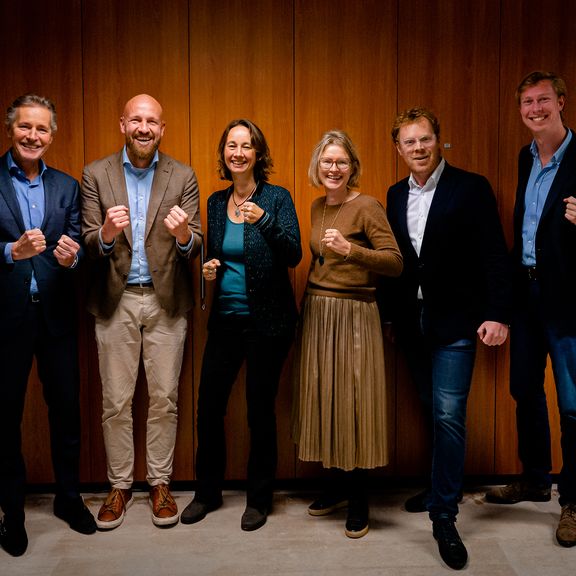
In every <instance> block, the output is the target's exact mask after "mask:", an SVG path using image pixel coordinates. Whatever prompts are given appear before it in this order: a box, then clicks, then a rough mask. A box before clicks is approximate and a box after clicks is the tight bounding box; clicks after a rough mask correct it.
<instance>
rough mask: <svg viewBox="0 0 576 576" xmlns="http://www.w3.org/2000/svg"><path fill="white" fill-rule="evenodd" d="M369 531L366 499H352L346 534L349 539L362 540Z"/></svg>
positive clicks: (349, 506) (349, 505)
mask: <svg viewBox="0 0 576 576" xmlns="http://www.w3.org/2000/svg"><path fill="white" fill-rule="evenodd" d="M368 529H369V525H368V502H367V501H366V500H365V499H358V500H356V499H354V500H352V499H351V500H350V502H349V504H348V518H347V519H346V528H345V530H344V534H346V536H348V538H362V536H365V535H366V534H368Z"/></svg>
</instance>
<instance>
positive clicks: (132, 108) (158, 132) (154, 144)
mask: <svg viewBox="0 0 576 576" xmlns="http://www.w3.org/2000/svg"><path fill="white" fill-rule="evenodd" d="M120 131H121V132H122V134H124V135H125V137H126V150H127V153H128V158H129V159H130V162H132V164H133V165H134V166H136V167H137V168H146V167H148V166H149V165H150V163H151V162H152V160H153V158H154V154H155V153H156V150H158V146H160V141H161V140H162V136H163V135H164V120H163V119H162V106H160V103H159V102H158V100H156V99H155V98H153V97H152V96H149V95H148V94H139V95H138V96H134V97H133V98H130V100H128V102H126V105H125V106H124V113H123V114H122V117H121V118H120Z"/></svg>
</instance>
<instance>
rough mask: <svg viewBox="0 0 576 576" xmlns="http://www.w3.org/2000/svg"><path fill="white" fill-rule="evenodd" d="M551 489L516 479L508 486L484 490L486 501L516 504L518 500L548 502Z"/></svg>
mask: <svg viewBox="0 0 576 576" xmlns="http://www.w3.org/2000/svg"><path fill="white" fill-rule="evenodd" d="M550 494H551V490H550V487H549V486H544V487H539V486H535V485H534V484H531V483H530V482H526V481H525V480H518V481H517V482H512V484H508V486H502V487H500V488H492V490H489V491H488V492H486V497H485V498H486V502H492V503H493V504H516V503H518V502H549V501H550Z"/></svg>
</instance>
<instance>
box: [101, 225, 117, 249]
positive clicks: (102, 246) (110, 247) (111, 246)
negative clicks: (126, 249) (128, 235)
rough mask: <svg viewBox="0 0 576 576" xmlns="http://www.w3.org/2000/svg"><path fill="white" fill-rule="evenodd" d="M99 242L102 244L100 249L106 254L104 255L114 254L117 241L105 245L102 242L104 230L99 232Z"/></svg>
mask: <svg viewBox="0 0 576 576" xmlns="http://www.w3.org/2000/svg"><path fill="white" fill-rule="evenodd" d="M98 241H99V242H100V248H102V252H104V254H109V253H110V252H112V250H113V249H114V246H115V245H116V239H114V240H112V243H111V244H105V243H104V240H102V228H100V230H98Z"/></svg>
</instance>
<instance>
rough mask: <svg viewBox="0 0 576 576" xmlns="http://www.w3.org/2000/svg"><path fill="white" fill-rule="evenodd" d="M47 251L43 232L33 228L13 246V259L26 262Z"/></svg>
mask: <svg viewBox="0 0 576 576" xmlns="http://www.w3.org/2000/svg"><path fill="white" fill-rule="evenodd" d="M44 250H46V238H44V234H43V232H42V230H40V229H39V228H33V229H32V230H26V232H24V234H22V236H20V238H18V240H16V242H14V244H12V259H13V260H15V261H16V260H25V259H26V258H32V257H33V256H37V255H38V254H40V253H41V252H44Z"/></svg>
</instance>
